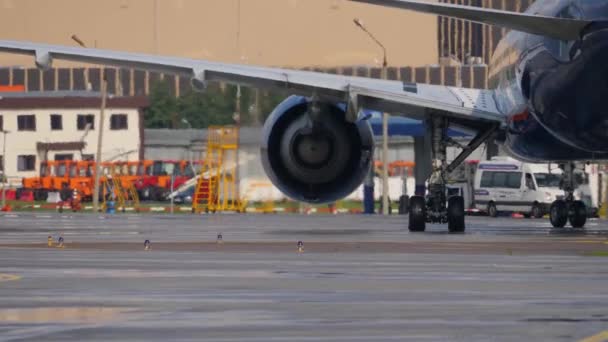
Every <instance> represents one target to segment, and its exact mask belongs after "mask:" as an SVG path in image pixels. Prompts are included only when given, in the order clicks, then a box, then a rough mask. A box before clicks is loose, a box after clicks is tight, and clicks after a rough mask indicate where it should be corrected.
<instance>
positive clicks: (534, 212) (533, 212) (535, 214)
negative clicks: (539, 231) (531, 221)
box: [530, 203, 543, 219]
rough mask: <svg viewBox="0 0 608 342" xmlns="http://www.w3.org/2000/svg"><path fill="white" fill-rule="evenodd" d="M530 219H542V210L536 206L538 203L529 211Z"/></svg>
mask: <svg viewBox="0 0 608 342" xmlns="http://www.w3.org/2000/svg"><path fill="white" fill-rule="evenodd" d="M530 217H532V218H537V219H538V218H542V217H543V210H542V209H541V208H540V205H538V203H534V204H532V210H530Z"/></svg>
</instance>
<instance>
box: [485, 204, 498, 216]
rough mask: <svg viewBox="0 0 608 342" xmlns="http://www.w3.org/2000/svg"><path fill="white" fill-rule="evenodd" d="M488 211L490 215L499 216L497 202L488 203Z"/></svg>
mask: <svg viewBox="0 0 608 342" xmlns="http://www.w3.org/2000/svg"><path fill="white" fill-rule="evenodd" d="M486 212H487V213H488V216H490V217H496V216H498V209H496V204H494V202H490V203H488V209H487V210H486Z"/></svg>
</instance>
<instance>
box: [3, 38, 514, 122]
mask: <svg viewBox="0 0 608 342" xmlns="http://www.w3.org/2000/svg"><path fill="white" fill-rule="evenodd" d="M0 52H8V53H17V54H26V55H32V56H34V58H35V62H36V65H38V67H40V68H49V67H50V66H51V64H52V61H53V59H63V60H70V61H78V62H86V63H94V64H103V65H109V66H116V67H129V68H136V69H145V70H153V71H158V72H163V73H170V74H177V75H181V76H186V77H191V78H192V80H193V84H194V85H198V86H199V87H203V86H204V85H205V84H206V83H207V82H210V81H222V82H227V83H234V84H241V85H250V86H253V87H262V88H273V89H280V90H281V89H282V90H287V91H289V92H291V93H296V94H301V95H306V96H317V97H318V98H320V99H327V100H330V101H336V102H346V103H347V104H348V108H349V109H352V108H366V109H374V110H379V111H386V112H391V113H395V114H401V115H405V116H408V117H413V118H424V117H426V116H427V115H428V114H431V113H432V114H434V115H444V116H448V117H450V118H451V119H452V120H453V121H454V122H456V123H458V122H460V123H461V124H462V125H463V126H468V127H476V125H477V126H478V125H482V126H483V125H484V124H487V123H490V124H496V123H504V121H505V116H504V115H503V114H501V113H500V112H499V111H498V109H497V107H496V104H495V102H494V97H493V92H492V91H490V90H476V89H465V88H457V87H447V86H435V85H426V84H415V83H403V82H400V81H388V80H378V79H371V78H363V77H349V76H341V75H331V74H324V73H317V72H308V71H299V70H289V69H278V68H268V67H256V66H248V65H239V64H226V63H218V62H209V61H204V60H195V59H186V58H176V57H161V56H154V55H147V54H139V53H129V52H119V51H109V50H100V49H89V48H81V47H69V46H58V45H47V44H38V43H29V42H19V41H6V40H5V41H0ZM349 114H350V116H349V118H350V119H352V120H354V119H353V118H356V113H354V112H352V111H351V110H349Z"/></svg>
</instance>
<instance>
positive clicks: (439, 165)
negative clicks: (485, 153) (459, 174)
mask: <svg viewBox="0 0 608 342" xmlns="http://www.w3.org/2000/svg"><path fill="white" fill-rule="evenodd" d="M448 124H449V122H448V120H447V119H446V118H444V117H441V116H437V117H431V118H430V119H429V120H427V129H428V130H429V133H430V136H431V154H432V173H431V176H430V178H429V181H428V188H429V191H428V195H427V197H426V199H425V198H424V197H423V196H413V197H411V198H410V207H409V227H408V228H409V230H410V231H412V232H421V231H424V230H425V228H426V223H442V224H445V223H447V224H448V230H449V231H450V232H451V233H462V232H464V230H465V222H464V198H463V197H462V196H451V197H450V198H447V188H446V184H447V176H448V175H449V174H450V173H451V172H452V171H454V169H456V168H457V167H458V165H460V164H461V163H462V162H463V161H464V160H465V159H466V158H467V157H468V156H469V155H470V154H471V153H472V152H473V151H474V150H475V149H477V147H479V145H481V144H482V143H484V142H485V141H487V140H488V139H489V138H490V137H491V136H492V134H493V133H494V132H495V131H496V129H497V128H498V126H496V125H492V126H490V127H487V129H485V130H481V131H480V132H479V133H478V134H477V136H476V137H475V138H474V139H473V140H471V142H470V143H469V144H468V145H467V146H463V145H461V144H459V143H458V142H456V141H454V140H452V139H451V138H450V137H448V136H447V129H448ZM448 146H456V147H459V148H461V149H462V152H461V153H460V154H459V155H458V156H457V157H456V158H455V159H454V160H453V161H452V162H451V163H450V164H448V162H447V153H446V150H447V147H448Z"/></svg>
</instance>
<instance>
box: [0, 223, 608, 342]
mask: <svg viewBox="0 0 608 342" xmlns="http://www.w3.org/2000/svg"><path fill="white" fill-rule="evenodd" d="M467 223H468V229H467V233H466V234H457V235H453V234H447V233H446V232H445V227H443V226H439V225H437V226H430V227H429V229H428V231H427V232H426V233H422V234H411V233H409V232H407V230H406V227H407V224H406V221H405V219H404V218H402V217H398V216H393V217H387V218H384V217H367V216H355V215H350V216H329V215H328V216H300V215H209V216H191V215H175V216H155V215H142V216H139V215H129V214H127V215H123V216H121V215H115V216H100V215H91V214H88V215H86V214H64V215H63V214H54V213H52V214H45V213H40V214H34V213H28V214H23V213H20V214H13V213H10V214H6V215H3V216H0V341H13V340H33V341H40V340H44V341H84V340H86V341H103V340H125V341H201V340H206V341H403V340H411V341H446V340H453V341H522V340H535V341H536V340H557V341H560V340H561V341H573V340H581V339H584V338H587V337H590V336H595V338H596V340H602V339H601V338H602V336H603V335H602V334H605V335H607V336H608V334H607V333H605V332H604V331H605V330H606V329H608V309H607V307H608V306H607V304H608V287H607V286H606V284H607V281H608V263H607V261H608V258H607V257H605V255H608V244H607V243H608V222H605V221H600V220H593V221H591V222H590V223H589V225H588V227H587V229H585V230H568V229H566V230H555V229H552V228H550V226H549V224H548V222H546V221H545V220H529V219H510V218H500V219H489V218H484V217H471V218H468V222H467ZM218 233H221V234H222V237H223V244H221V245H218V244H217V243H216V239H217V234H218ZM49 235H50V236H51V237H52V238H53V240H54V241H56V240H57V238H58V237H59V236H62V237H64V241H65V248H57V247H51V248H48V247H46V242H47V237H48V236H49ZM146 239H148V240H150V241H151V250H149V251H145V250H144V245H143V241H144V240H146ZM297 241H303V243H304V248H303V251H302V252H298V249H297V245H296V243H297ZM116 246H117V247H116ZM321 246H323V248H321ZM369 246H372V247H369ZM199 247H200V248H199ZM518 247H519V248H518Z"/></svg>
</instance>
